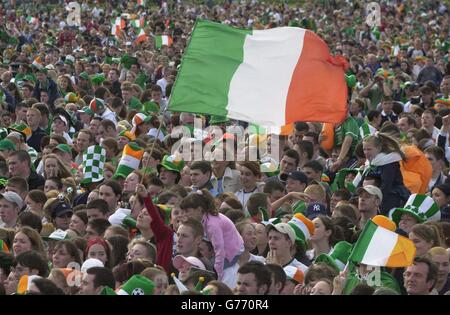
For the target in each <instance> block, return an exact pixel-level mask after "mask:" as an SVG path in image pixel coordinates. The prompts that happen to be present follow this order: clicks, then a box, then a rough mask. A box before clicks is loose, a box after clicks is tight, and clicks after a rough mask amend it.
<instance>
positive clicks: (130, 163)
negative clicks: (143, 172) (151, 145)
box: [114, 142, 144, 178]
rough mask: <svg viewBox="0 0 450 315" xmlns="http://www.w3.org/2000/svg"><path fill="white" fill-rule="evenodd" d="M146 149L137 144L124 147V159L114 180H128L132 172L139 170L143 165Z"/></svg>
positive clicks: (133, 143)
mask: <svg viewBox="0 0 450 315" xmlns="http://www.w3.org/2000/svg"><path fill="white" fill-rule="evenodd" d="M143 155H144V149H143V148H141V147H140V146H139V145H137V144H136V143H135V142H130V143H128V144H126V145H125V146H124V147H123V152H122V157H121V159H120V161H119V165H118V166H117V170H116V172H115V173H114V178H126V177H127V176H128V175H129V174H130V173H131V172H132V171H134V170H137V169H138V168H139V165H140V164H141V160H142V156H143Z"/></svg>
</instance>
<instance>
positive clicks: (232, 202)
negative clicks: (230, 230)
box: [222, 197, 242, 211]
mask: <svg viewBox="0 0 450 315" xmlns="http://www.w3.org/2000/svg"><path fill="white" fill-rule="evenodd" d="M222 202H225V203H226V204H227V205H229V206H230V207H231V208H232V209H233V210H240V211H242V203H241V202H240V201H239V200H237V199H235V198H234V197H227V198H225V200H224V201H222Z"/></svg>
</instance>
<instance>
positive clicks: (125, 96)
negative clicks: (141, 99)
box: [122, 90, 132, 102]
mask: <svg viewBox="0 0 450 315" xmlns="http://www.w3.org/2000/svg"><path fill="white" fill-rule="evenodd" d="M131 96H132V95H131V91H129V90H122V99H123V100H124V101H125V102H127V101H129V100H130V98H131Z"/></svg>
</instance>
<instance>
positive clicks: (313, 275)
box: [305, 263, 338, 284]
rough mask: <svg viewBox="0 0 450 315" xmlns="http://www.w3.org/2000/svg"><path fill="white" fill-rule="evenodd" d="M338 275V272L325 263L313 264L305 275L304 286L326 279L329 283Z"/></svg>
mask: <svg viewBox="0 0 450 315" xmlns="http://www.w3.org/2000/svg"><path fill="white" fill-rule="evenodd" d="M337 275H338V272H337V271H336V270H335V269H334V268H333V267H331V266H329V265H328V264H326V263H315V264H313V265H311V266H310V267H309V269H308V272H307V273H306V275H305V284H309V283H311V282H314V281H317V280H320V279H322V278H325V279H328V280H330V281H331V282H332V281H333V279H334V278H335V277H336V276H337Z"/></svg>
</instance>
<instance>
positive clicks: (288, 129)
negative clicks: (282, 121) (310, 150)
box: [280, 124, 294, 136]
mask: <svg viewBox="0 0 450 315" xmlns="http://www.w3.org/2000/svg"><path fill="white" fill-rule="evenodd" d="M293 132H294V124H288V125H284V126H283V127H281V132H280V135H281V136H289V135H290V134H291V133H293Z"/></svg>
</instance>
